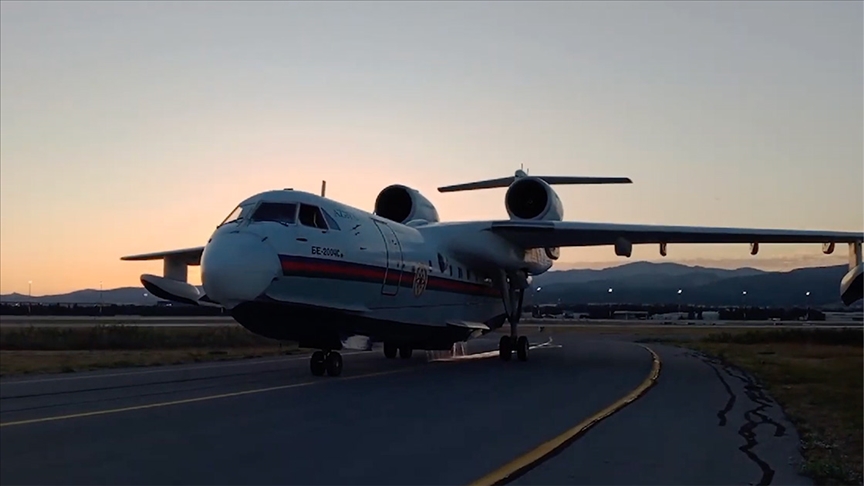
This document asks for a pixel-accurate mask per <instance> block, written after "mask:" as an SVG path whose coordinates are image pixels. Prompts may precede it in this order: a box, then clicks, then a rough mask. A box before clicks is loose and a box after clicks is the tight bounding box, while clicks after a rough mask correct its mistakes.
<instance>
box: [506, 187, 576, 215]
mask: <svg viewBox="0 0 864 486" xmlns="http://www.w3.org/2000/svg"><path fill="white" fill-rule="evenodd" d="M504 206H505V207H506V208H507V214H509V215H510V219H514V220H543V221H561V220H562V219H563V218H564V206H563V205H562V204H561V199H559V198H558V194H556V193H555V191H554V190H553V189H552V187H551V186H550V185H549V184H547V183H546V182H544V181H543V180H541V179H537V178H534V177H520V178H519V179H516V181H515V182H513V184H510V187H509V188H507V194H506V195H505V196H504Z"/></svg>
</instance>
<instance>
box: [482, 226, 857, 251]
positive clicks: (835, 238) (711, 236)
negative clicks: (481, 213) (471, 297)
mask: <svg viewBox="0 0 864 486" xmlns="http://www.w3.org/2000/svg"><path fill="white" fill-rule="evenodd" d="M488 229H489V230H490V231H492V232H493V233H495V234H497V235H499V236H501V237H502V238H504V239H506V240H508V241H510V242H512V243H514V244H516V245H518V246H521V247H523V248H548V247H564V246H600V245H614V244H616V242H618V241H620V240H621V239H623V240H626V241H627V242H629V243H632V244H645V243H656V244H660V243H855V242H860V241H862V240H864V233H851V232H841V231H814V230H788V229H749V228H712V227H702V226H659V225H645V224H611V223H580V222H571V221H492V222H490V224H489V228H488Z"/></svg>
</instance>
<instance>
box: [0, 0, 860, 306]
mask: <svg viewBox="0 0 864 486" xmlns="http://www.w3.org/2000/svg"><path fill="white" fill-rule="evenodd" d="M862 16H864V10H862V3H861V2H804V1H798V2H749V3H743V2H741V3H736V2H716V3H712V2H707V1H706V2H670V3H662V2H643V3H635V2H634V3H629V2H597V3H591V2H587V1H586V2H583V1H580V2H555V3H540V2H530V3H529V2H526V3H516V2H500V3H491V2H490V3H482V2H441V3H422V2H380V3H371V2H370V3H365V2H351V3H347V2H346V3H340V2H335V1H329V2H320V3H316V2H298V3H277V2H261V3H253V2H246V1H244V2H242V3H239V2H238V3H231V2H227V1H223V2H212V3H205V2H194V3H193V2H171V3H168V2H164V3H144V2H140V3H138V2H114V3H110V2H104V1H99V2H90V3H77V2H72V1H64V2H44V3H39V2H35V1H32V0H27V1H24V2H12V1H3V2H2V4H0V31H2V33H0V36H2V38H0V79H2V93H0V95H2V100H0V127H2V128H0V130H2V139H0V293H9V292H22V293H27V291H28V281H32V282H33V284H32V292H33V294H34V295H43V294H52V293H59V292H66V291H70V290H75V289H79V288H98V287H99V284H100V282H102V284H103V286H104V288H106V289H107V288H113V287H119V286H137V285H140V283H139V281H138V276H139V275H140V274H141V273H156V274H159V273H160V272H161V263H160V262H152V263H151V262H121V261H120V260H119V257H120V256H122V255H125V254H133V253H142V252H150V251H157V250H166V249H173V248H182V247H188V246H198V245H201V244H204V243H205V242H206V241H207V238H208V237H209V234H210V232H211V231H212V230H213V229H214V227H215V225H216V224H217V223H219V221H221V220H222V219H223V218H224V217H225V216H226V215H227V214H228V213H229V212H230V211H231V210H232V209H233V208H234V206H235V205H236V204H237V202H239V201H240V200H241V199H243V198H245V197H247V196H249V195H251V194H253V193H256V192H259V191H264V190H269V189H278V188H284V187H293V188H295V189H302V190H307V191H310V192H318V190H319V188H320V184H321V180H322V179H326V180H327V195H328V196H329V197H332V198H334V199H338V200H341V201H342V202H345V203H347V204H351V205H354V206H357V207H360V208H363V209H366V210H371V209H372V205H373V202H374V200H375V196H376V195H377V193H378V191H380V190H381V189H382V188H384V187H385V186H386V185H388V184H391V183H403V184H406V185H409V186H412V187H415V188H417V189H418V190H420V191H421V192H422V193H424V194H425V195H426V196H427V197H429V199H430V200H432V201H433V203H435V205H436V206H437V207H438V210H439V213H440V215H441V217H442V219H445V220H468V219H494V218H506V212H505V210H504V207H503V196H504V190H503V189H497V190H489V191H477V192H468V193H455V194H439V193H438V192H437V191H436V190H435V188H436V187H437V186H440V185H445V184H453V183H458V182H466V181H470V180H476V179H485V178H492V177H501V176H507V175H512V173H513V172H514V171H515V170H516V169H518V168H519V166H520V164H525V167H526V168H528V169H529V170H530V172H531V174H538V175H542V174H547V175H598V176H628V177H631V178H632V179H633V181H634V184H632V185H624V186H593V187H591V186H583V187H561V188H559V189H558V193H559V195H560V196H561V198H562V200H563V202H564V206H565V219H568V220H581V221H598V222H599V221H612V222H621V223H648V224H689V225H706V226H745V227H771V228H794V229H826V230H844V231H861V229H862V227H864V189H862V186H864V180H862V179H864V169H862V165H864V162H862V158H864V154H862V151H864V135H862V134H864V117H862V110H864V92H862V86H864V84H862V83H864V52H862V51H864V47H862V45H864V42H862ZM562 254H563V255H562V260H564V261H566V262H568V263H569V264H573V265H575V264H580V265H586V266H588V265H590V266H595V267H596V266H597V265H607V264H609V265H611V264H620V263H623V262H624V260H622V259H617V258H616V257H615V255H614V252H613V250H612V249H611V248H608V247H606V248H591V249H567V250H564V251H563V252H562ZM837 254H838V255H835V256H832V257H824V256H823V255H822V254H821V252H820V249H819V246H818V245H815V246H813V245H810V246H803V247H802V246H786V245H768V246H766V247H763V248H762V251H761V252H760V254H759V255H758V256H757V257H750V256H749V254H748V248H747V246H746V245H743V246H740V245H739V246H729V245H726V246H723V245H710V246H696V245H688V246H670V248H669V257H668V258H667V259H666V261H677V262H683V263H691V262H701V263H703V264H705V263H708V264H711V265H716V266H743V265H748V266H754V267H758V268H771V269H774V268H791V267H796V266H803V265H829V264H837V263H843V262H844V261H845V257H844V255H845V248H842V249H840V251H838V252H837ZM659 258H660V257H659V255H658V251H657V248H656V247H654V246H645V247H637V248H635V249H634V254H633V258H632V259H631V260H642V259H650V260H656V259H659ZM190 275H192V276H193V280H192V281H193V283H196V284H197V283H199V280H198V278H199V277H198V274H197V272H194V271H193V272H190Z"/></svg>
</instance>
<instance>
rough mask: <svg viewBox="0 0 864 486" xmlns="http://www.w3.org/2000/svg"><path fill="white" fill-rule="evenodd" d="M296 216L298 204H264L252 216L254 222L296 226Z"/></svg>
mask: <svg viewBox="0 0 864 486" xmlns="http://www.w3.org/2000/svg"><path fill="white" fill-rule="evenodd" d="M296 214H297V204H295V203H277V202H262V203H261V204H260V205H259V206H258V209H256V210H255V213H253V214H252V221H275V222H277V223H287V224H294V222H295V221H296Z"/></svg>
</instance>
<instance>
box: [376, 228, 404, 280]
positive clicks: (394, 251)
mask: <svg viewBox="0 0 864 486" xmlns="http://www.w3.org/2000/svg"><path fill="white" fill-rule="evenodd" d="M375 227H377V228H378V231H380V232H381V237H382V238H384V248H385V250H386V259H387V270H386V271H385V272H384V282H383V286H382V287H381V293H382V294H384V295H396V293H397V292H399V284H400V282H401V281H402V266H403V262H402V244H401V243H399V238H398V237H397V236H396V233H395V232H394V231H393V228H391V227H390V226H389V225H388V224H387V223H382V222H379V221H375Z"/></svg>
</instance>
